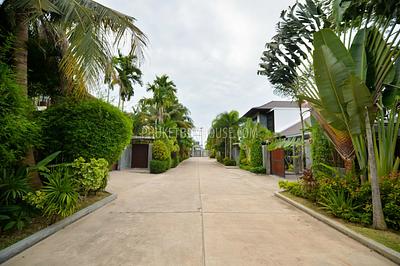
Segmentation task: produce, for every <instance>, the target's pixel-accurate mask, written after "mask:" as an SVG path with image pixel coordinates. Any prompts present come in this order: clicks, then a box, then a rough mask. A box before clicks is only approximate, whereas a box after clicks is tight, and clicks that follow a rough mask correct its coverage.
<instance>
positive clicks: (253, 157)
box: [250, 141, 263, 167]
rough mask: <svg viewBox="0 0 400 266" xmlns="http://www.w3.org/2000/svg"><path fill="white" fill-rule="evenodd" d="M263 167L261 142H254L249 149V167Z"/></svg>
mask: <svg viewBox="0 0 400 266" xmlns="http://www.w3.org/2000/svg"><path fill="white" fill-rule="evenodd" d="M262 165H263V155H262V146H261V142H259V141H255V142H254V143H253V144H252V145H251V147H250V166H252V167H259V166H262Z"/></svg>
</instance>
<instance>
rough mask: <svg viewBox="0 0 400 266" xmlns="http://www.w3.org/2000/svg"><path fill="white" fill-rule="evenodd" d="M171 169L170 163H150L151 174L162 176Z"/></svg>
mask: <svg viewBox="0 0 400 266" xmlns="http://www.w3.org/2000/svg"><path fill="white" fill-rule="evenodd" d="M169 167H170V161H169V160H166V161H159V160H151V161H150V173H152V174H160V173H164V172H165V171H167V170H168V169H169Z"/></svg>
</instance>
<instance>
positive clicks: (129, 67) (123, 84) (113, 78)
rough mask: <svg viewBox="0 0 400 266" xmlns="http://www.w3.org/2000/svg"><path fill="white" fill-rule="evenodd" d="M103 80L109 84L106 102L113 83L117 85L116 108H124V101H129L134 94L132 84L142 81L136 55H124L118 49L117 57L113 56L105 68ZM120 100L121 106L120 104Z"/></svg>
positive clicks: (108, 99) (140, 83)
mask: <svg viewBox="0 0 400 266" xmlns="http://www.w3.org/2000/svg"><path fill="white" fill-rule="evenodd" d="M104 82H105V83H107V84H108V85H109V90H108V95H107V102H109V101H110V90H113V89H114V85H118V86H119V100H118V108H120V107H121V109H122V110H123V109H124V102H125V101H129V100H130V99H131V97H132V96H133V95H134V88H133V85H134V84H135V83H137V84H139V85H140V86H142V85H143V83H142V71H141V70H140V69H139V68H138V66H137V57H136V56H135V55H133V54H130V55H127V56H124V55H122V53H121V51H118V57H116V56H114V57H113V58H112V59H111V62H110V64H109V65H108V67H107V69H106V75H105V79H104ZM121 100H122V106H121Z"/></svg>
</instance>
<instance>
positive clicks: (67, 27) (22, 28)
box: [1, 0, 146, 96]
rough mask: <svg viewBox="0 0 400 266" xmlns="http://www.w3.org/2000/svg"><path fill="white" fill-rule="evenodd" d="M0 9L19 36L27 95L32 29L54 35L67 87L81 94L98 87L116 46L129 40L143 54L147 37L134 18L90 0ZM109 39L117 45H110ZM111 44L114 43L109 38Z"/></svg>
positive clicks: (20, 73)
mask: <svg viewBox="0 0 400 266" xmlns="http://www.w3.org/2000/svg"><path fill="white" fill-rule="evenodd" d="M1 8H2V9H4V10H5V11H6V12H5V13H6V14H8V15H9V16H8V20H9V21H10V22H11V23H10V24H11V25H15V26H14V28H13V31H14V34H15V49H14V51H15V52H14V64H15V71H16V76H17V80H18V82H19V84H20V85H21V86H22V87H23V88H24V89H25V94H27V54H28V51H27V46H26V43H27V41H28V38H29V36H28V28H29V27H31V26H33V25H40V26H42V27H45V28H46V29H47V31H49V32H53V33H54V34H53V35H54V38H55V41H56V44H57V45H59V46H60V49H61V51H62V54H63V58H62V60H61V62H60V67H61V69H62V71H63V72H64V76H65V77H67V78H68V79H69V82H68V89H69V90H72V89H75V90H76V92H77V93H78V94H79V95H81V96H82V95H85V94H86V93H87V91H86V87H87V86H88V85H89V86H90V85H93V84H95V82H96V81H97V79H98V76H99V74H100V73H101V72H102V71H104V70H105V68H106V66H107V63H108V62H109V59H110V58H111V57H112V48H113V44H115V45H118V44H119V43H120V41H121V40H126V38H130V43H131V47H132V49H131V53H138V54H141V51H142V49H143V47H144V46H145V44H146V36H145V35H144V34H143V32H142V31H141V30H140V29H139V28H138V27H136V25H135V19H134V18H133V17H130V16H127V15H124V14H122V13H120V12H118V11H115V10H112V9H110V8H107V7H105V6H103V5H101V4H99V3H97V2H95V1H92V0H76V1H70V0H40V1H39V0H5V1H4V2H3V3H2V4H1ZM110 37H113V38H114V42H110ZM111 41H112V40H111Z"/></svg>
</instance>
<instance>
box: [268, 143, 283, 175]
mask: <svg viewBox="0 0 400 266" xmlns="http://www.w3.org/2000/svg"><path fill="white" fill-rule="evenodd" d="M271 174H273V175H277V176H281V177H285V150H284V149H278V150H274V151H272V152H271Z"/></svg>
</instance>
